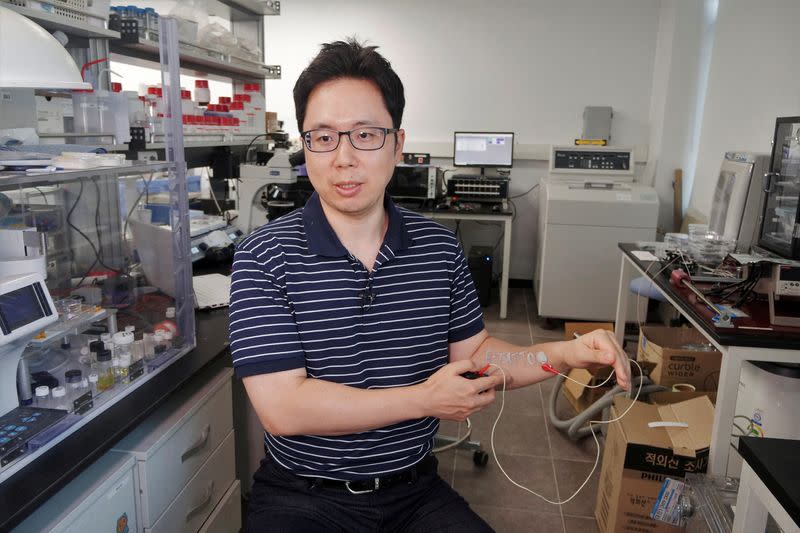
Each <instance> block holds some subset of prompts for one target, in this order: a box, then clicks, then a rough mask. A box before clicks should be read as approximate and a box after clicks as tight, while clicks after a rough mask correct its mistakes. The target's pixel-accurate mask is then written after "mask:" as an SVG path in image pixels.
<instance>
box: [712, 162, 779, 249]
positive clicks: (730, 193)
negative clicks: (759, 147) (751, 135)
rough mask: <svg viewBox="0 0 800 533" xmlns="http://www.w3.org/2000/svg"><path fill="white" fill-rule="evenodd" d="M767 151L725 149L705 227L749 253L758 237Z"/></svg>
mask: <svg viewBox="0 0 800 533" xmlns="http://www.w3.org/2000/svg"><path fill="white" fill-rule="evenodd" d="M767 172H769V154H754V153H748V152H726V153H725V157H724V159H723V160H722V165H721V166H720V169H719V177H718V178H717V185H716V187H715V188H714V197H713V199H712V201H711V216H710V217H709V220H708V229H709V230H711V231H715V232H717V233H719V234H720V235H723V236H724V237H725V238H726V239H735V240H736V249H737V250H738V251H740V252H743V253H749V252H750V248H751V246H752V245H753V244H755V243H756V242H757V240H758V230H759V229H760V227H761V224H760V218H761V213H762V210H763V205H764V185H765V175H766V174H767Z"/></svg>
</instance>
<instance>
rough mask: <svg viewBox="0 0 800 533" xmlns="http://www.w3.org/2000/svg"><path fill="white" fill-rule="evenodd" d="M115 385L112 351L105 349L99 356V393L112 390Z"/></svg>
mask: <svg viewBox="0 0 800 533" xmlns="http://www.w3.org/2000/svg"><path fill="white" fill-rule="evenodd" d="M115 383H116V378H115V377H114V363H113V361H112V360H111V350H107V349H103V350H101V351H100V352H99V353H98V354H97V392H103V391H106V390H108V389H111V388H113V387H114V384H115Z"/></svg>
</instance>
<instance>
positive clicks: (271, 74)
mask: <svg viewBox="0 0 800 533" xmlns="http://www.w3.org/2000/svg"><path fill="white" fill-rule="evenodd" d="M109 47H110V49H111V51H112V52H113V53H114V54H113V55H114V57H113V59H114V60H117V61H120V62H123V63H129V62H130V61H129V60H127V59H126V58H127V57H134V58H138V59H143V60H146V61H151V62H155V63H158V62H159V48H158V42H157V41H151V40H148V39H140V40H139V42H138V43H125V42H121V41H110V42H109ZM180 48H181V50H180V55H181V69H187V70H191V71H195V72H197V73H200V74H216V75H218V76H227V77H233V78H237V79H243V80H274V79H280V77H281V67H280V66H278V65H265V64H263V63H259V62H257V61H250V60H247V59H242V58H239V57H236V56H232V55H226V54H223V53H222V52H218V51H215V50H210V49H207V48H202V47H200V46H195V45H187V44H185V43H181V44H180Z"/></svg>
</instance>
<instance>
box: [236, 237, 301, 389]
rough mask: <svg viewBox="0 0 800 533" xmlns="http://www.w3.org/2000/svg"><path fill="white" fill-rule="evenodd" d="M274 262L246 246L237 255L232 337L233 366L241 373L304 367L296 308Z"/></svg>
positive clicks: (242, 374) (251, 373)
mask: <svg viewBox="0 0 800 533" xmlns="http://www.w3.org/2000/svg"><path fill="white" fill-rule="evenodd" d="M270 268H274V266H273V265H272V264H271V262H265V261H261V260H259V258H258V257H257V255H256V254H254V253H253V252H252V251H251V250H248V249H239V250H237V251H236V253H235V254H234V258H233V273H232V274H231V299H230V339H231V356H232V358H233V368H234V370H235V371H236V375H237V376H239V377H240V378H243V377H246V376H253V375H257V374H267V373H271V372H280V371H283V370H291V369H294V368H305V364H306V361H305V352H304V351H303V347H302V344H301V343H300V335H299V333H298V331H297V324H296V322H295V318H294V313H293V311H292V308H291V305H290V304H289V301H288V299H287V298H286V291H285V290H284V289H283V288H282V287H281V286H280V284H279V283H278V278H277V277H276V275H275V273H274V271H270Z"/></svg>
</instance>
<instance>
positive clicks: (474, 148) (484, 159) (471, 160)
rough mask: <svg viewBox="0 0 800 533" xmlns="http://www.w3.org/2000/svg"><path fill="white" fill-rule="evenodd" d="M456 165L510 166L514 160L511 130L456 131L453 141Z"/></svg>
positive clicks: (481, 166)
mask: <svg viewBox="0 0 800 533" xmlns="http://www.w3.org/2000/svg"><path fill="white" fill-rule="evenodd" d="M453 147H454V150H453V164H454V165H455V166H457V167H480V168H481V174H483V172H484V169H485V168H486V167H510V166H511V165H512V162H513V160H514V133H513V132H486V131H481V132H479V131H457V132H455V135H454V141H453Z"/></svg>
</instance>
